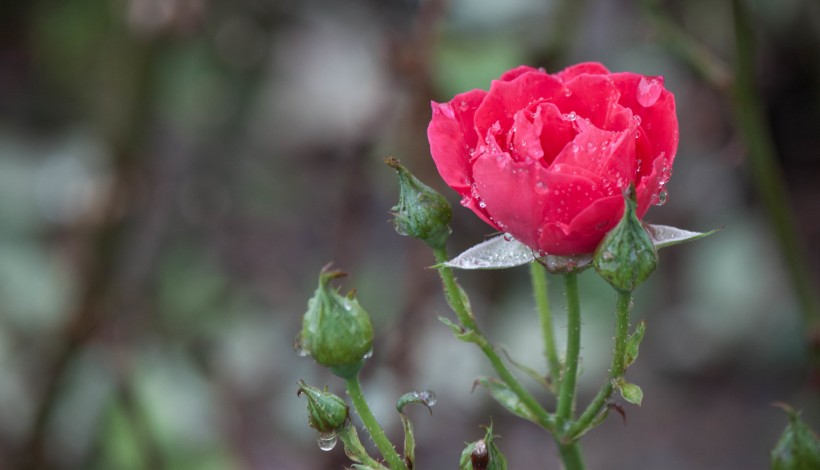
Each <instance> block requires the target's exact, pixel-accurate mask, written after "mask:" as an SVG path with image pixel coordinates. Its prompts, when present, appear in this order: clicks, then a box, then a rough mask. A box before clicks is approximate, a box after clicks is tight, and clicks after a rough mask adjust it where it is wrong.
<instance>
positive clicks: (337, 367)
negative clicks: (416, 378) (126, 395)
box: [296, 269, 373, 379]
mask: <svg viewBox="0 0 820 470" xmlns="http://www.w3.org/2000/svg"><path fill="white" fill-rule="evenodd" d="M342 276H345V274H344V273H342V272H341V271H328V270H327V269H323V270H322V273H321V274H320V275H319V287H318V288H317V289H316V292H315V293H314V294H313V298H311V299H310V301H309V302H308V311H307V312H306V313H305V316H304V319H303V321H302V331H301V333H300V334H299V337H298V338H297V340H296V348H297V351H298V352H299V354H300V355H310V356H311V357H313V359H315V360H316V362H318V363H319V364H321V365H323V366H325V367H328V368H329V369H330V370H331V371H332V372H333V373H334V374H336V375H338V376H340V377H342V378H345V379H348V378H351V377H353V376H355V375H356V374H357V373H358V372H359V369H361V367H362V365H363V364H364V360H365V359H366V358H367V357H369V355H370V354H372V348H373V325H372V323H371V322H370V315H368V313H367V312H366V311H365V310H364V308H362V306H361V305H359V301H358V300H357V299H356V297H355V296H354V295H353V293H352V292H351V293H350V294H348V295H346V296H344V295H342V294H340V293H339V291H338V290H337V289H334V288H332V287H330V281H331V280H333V279H336V278H338V277H342Z"/></svg>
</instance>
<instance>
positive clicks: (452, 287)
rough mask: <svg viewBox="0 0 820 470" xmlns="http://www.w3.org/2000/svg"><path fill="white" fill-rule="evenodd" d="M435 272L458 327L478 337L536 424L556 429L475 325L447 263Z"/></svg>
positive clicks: (440, 256)
mask: <svg viewBox="0 0 820 470" xmlns="http://www.w3.org/2000/svg"><path fill="white" fill-rule="evenodd" d="M433 252H434V254H435V257H436V262H437V263H439V264H442V263H444V262H446V261H447V260H448V259H449V257H448V256H447V250H446V249H445V248H436V249H434V250H433ZM438 272H439V275H440V276H441V280H442V282H443V283H444V294H445V297H446V298H447V303H448V304H449V305H450V308H452V309H453V311H454V312H455V314H456V316H457V317H458V320H459V322H461V326H462V327H463V328H465V329H469V330H472V331H473V332H475V334H476V335H477V336H478V337H479V338H480V342H479V343H477V344H478V347H479V348H481V351H482V352H483V353H484V355H485V356H487V359H489V360H490V363H491V364H492V366H493V369H495V372H496V374H498V377H499V378H500V379H501V380H502V381H503V382H504V383H505V384H507V386H508V387H510V390H512V391H513V393H515V395H516V396H517V397H518V399H519V400H521V402H522V403H523V404H524V406H526V407H527V409H528V410H529V411H530V413H532V414H533V415H534V416H535V417H536V419H537V420H538V424H540V425H541V426H542V427H544V428H545V429H548V430H550V431H553V430H554V429H555V423H554V419H553V417H552V416H551V415H550V414H549V413H548V412H547V410H545V409H544V407H542V406H541V404H539V403H538V400H536V399H535V397H534V396H533V395H532V394H531V393H530V392H529V391H528V390H527V389H526V388H524V386H522V385H521V383H520V382H519V381H518V380H517V379H516V378H515V377H514V376H513V375H512V373H510V370H509V369H508V368H507V366H506V365H505V364H504V362H503V361H502V360H501V357H500V356H499V355H498V353H497V352H496V351H495V348H493V346H492V345H491V344H490V343H489V341H487V339H486V338H484V336H482V334H481V332H480V331H479V329H478V325H476V323H475V319H474V318H473V314H472V312H471V311H470V308H469V307H468V306H467V305H466V304H465V302H464V298H463V297H462V296H463V295H464V294H463V293H462V291H461V288H460V287H459V286H458V283H456V279H455V276H454V275H453V271H452V270H451V269H450V268H449V267H447V266H440V267H439V268H438Z"/></svg>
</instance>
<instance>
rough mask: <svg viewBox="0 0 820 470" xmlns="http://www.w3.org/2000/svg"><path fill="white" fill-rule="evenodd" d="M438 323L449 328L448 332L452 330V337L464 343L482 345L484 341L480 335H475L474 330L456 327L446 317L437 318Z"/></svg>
mask: <svg viewBox="0 0 820 470" xmlns="http://www.w3.org/2000/svg"><path fill="white" fill-rule="evenodd" d="M438 321H440V322H442V323H444V324H445V325H447V326H448V327H450V330H452V332H453V335H455V337H456V338H458V339H459V340H461V341H464V342H465V343H475V344H478V345H482V344H484V342H485V341H486V340H485V339H484V338H483V337H482V336H481V335H479V334H478V333H476V332H475V330H470V329H467V328H464V327H463V326H461V325H457V324H455V323H454V322H453V321H452V320H450V319H449V318H447V317H438Z"/></svg>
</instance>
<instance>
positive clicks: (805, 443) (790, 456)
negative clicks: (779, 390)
mask: <svg viewBox="0 0 820 470" xmlns="http://www.w3.org/2000/svg"><path fill="white" fill-rule="evenodd" d="M778 406H780V407H781V408H783V410H785V411H786V413H788V415H789V424H788V425H787V426H786V429H785V430H784V431H783V434H782V435H781V436H780V440H778V441H777V444H776V445H775V447H774V449H772V455H771V456H772V469H773V470H809V469H814V468H820V439H818V437H817V435H816V434H814V432H812V430H811V429H810V428H809V427H808V426H806V424H805V423H803V421H802V420H801V419H800V415H799V413H797V412H796V411H794V410H793V409H792V408H791V407H790V406H788V405H785V404H779V405H778Z"/></svg>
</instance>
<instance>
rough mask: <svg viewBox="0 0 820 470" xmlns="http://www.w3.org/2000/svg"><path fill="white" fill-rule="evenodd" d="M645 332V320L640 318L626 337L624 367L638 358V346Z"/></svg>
mask: <svg viewBox="0 0 820 470" xmlns="http://www.w3.org/2000/svg"><path fill="white" fill-rule="evenodd" d="M644 333H646V322H645V321H643V320H641V322H640V323H638V326H636V327H635V331H634V332H633V333H632V334H631V335H629V338H627V339H626V357H625V358H624V359H625V364H624V367H629V365H630V364H632V363H633V362H635V359H637V358H638V347H639V346H640V345H641V341H642V340H643V335H644Z"/></svg>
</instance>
